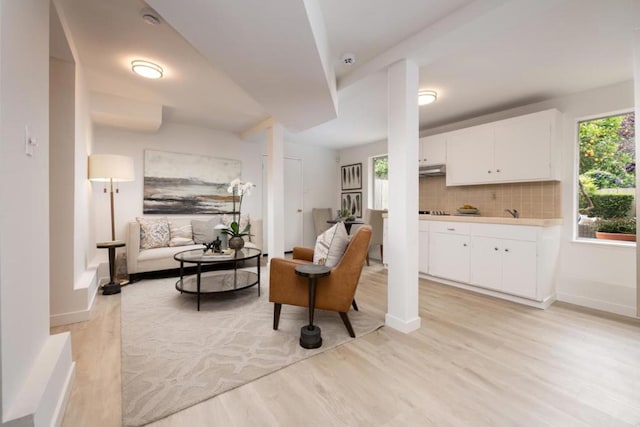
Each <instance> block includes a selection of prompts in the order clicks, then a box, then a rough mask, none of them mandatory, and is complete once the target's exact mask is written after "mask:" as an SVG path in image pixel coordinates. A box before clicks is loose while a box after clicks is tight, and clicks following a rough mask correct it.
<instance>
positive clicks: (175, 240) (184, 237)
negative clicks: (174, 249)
mask: <svg viewBox="0 0 640 427" xmlns="http://www.w3.org/2000/svg"><path fill="white" fill-rule="evenodd" d="M169 230H170V231H171V240H169V246H186V245H193V244H194V243H195V242H194V241H193V229H192V227H191V224H184V225H180V224H178V223H175V222H174V221H171V222H169Z"/></svg>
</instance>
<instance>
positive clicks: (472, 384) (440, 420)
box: [52, 264, 640, 426]
mask: <svg viewBox="0 0 640 427" xmlns="http://www.w3.org/2000/svg"><path fill="white" fill-rule="evenodd" d="M357 300H358V305H359V306H360V309H361V310H366V311H367V312H370V313H375V314H376V315H379V316H381V317H382V316H384V312H385V310H386V272H385V270H384V269H383V268H382V267H381V266H380V265H379V264H372V266H371V267H365V270H364V273H363V278H362V281H361V283H360V285H359V287H358V293H357ZM420 316H421V317H422V327H421V328H420V329H419V330H418V331H415V332H414V333H412V334H409V335H405V334H402V333H399V332H396V331H394V330H392V329H390V328H382V329H381V330H379V331H377V332H375V333H372V334H369V335H367V336H364V337H362V338H359V339H357V340H355V341H353V342H351V343H348V344H346V345H343V346H341V347H338V348H335V349H332V350H329V351H327V352H325V353H322V354H320V355H318V356H315V357H312V358H309V359H306V360H304V361H301V362H299V363H297V364H294V365H291V366H289V367H287V368H284V369H282V370H280V371H277V372H275V373H273V374H271V375H268V376H266V377H263V378H261V379H258V380H256V381H254V382H251V383H249V384H246V385H244V386H242V387H239V388H237V389H235V390H231V391H229V392H227V393H223V394H221V395H219V396H217V397H214V398H213V399H210V400H208V401H206V402H202V403H200V404H198V405H195V406H193V407H191V408H188V409H186V410H184V411H181V412H179V413H177V414H174V415H172V416H170V417H168V418H165V419H163V420H160V421H158V422H156V423H155V424H153V425H154V426H331V425H349V426H354V425H362V426H417V425H420V426H428V425H433V426H449V425H451V426H485V425H486V426H503V425H504V426H513V425H522V426H544V425H550V426H585V425H591V426H640V322H638V321H635V320H632V319H626V318H622V317H617V316H613V315H607V314H603V313H599V312H595V311H591V310H586V309H580V308H577V307H575V306H570V305H567V304H561V303H556V304H554V305H553V306H551V307H550V308H549V309H547V310H545V311H542V310H538V309H533V308H529V307H525V306H522V305H518V304H514V303H510V302H507V301H502V300H498V299H493V298H490V297H485V296H481V295H477V294H474V293H471V292H467V291H464V290H460V289H456V288H452V287H448V286H444V285H439V284H436V283H433V282H428V281H424V280H421V281H420ZM65 330H70V331H71V334H72V345H73V356H74V360H75V361H76V362H77V375H76V380H75V383H74V386H73V391H72V394H71V398H70V402H69V406H68V408H67V411H66V415H65V418H64V422H63V423H64V425H65V426H118V425H120V422H121V421H120V420H121V392H120V296H119V295H114V296H102V295H100V296H99V297H98V300H97V302H96V307H95V310H94V313H93V316H92V319H91V320H90V321H88V322H84V323H79V324H75V325H70V326H68V327H58V328H54V329H52V333H56V332H60V331H65Z"/></svg>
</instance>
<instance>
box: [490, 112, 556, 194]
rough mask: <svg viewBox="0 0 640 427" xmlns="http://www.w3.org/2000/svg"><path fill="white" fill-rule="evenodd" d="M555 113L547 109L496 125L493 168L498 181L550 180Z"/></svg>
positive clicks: (502, 121)
mask: <svg viewBox="0 0 640 427" xmlns="http://www.w3.org/2000/svg"><path fill="white" fill-rule="evenodd" d="M556 113H557V112H556V111H555V110H547V111H542V112H540V113H534V114H527V115H526V116H520V117H515V118H513V119H508V120H501V121H499V122H496V123H495V144H494V152H495V156H494V163H495V164H494V166H495V168H496V175H497V176H498V178H499V179H500V180H501V181H529V180H541V179H546V178H551V177H552V170H551V142H552V140H553V138H552V137H553V132H554V131H555V128H556V126H555V119H556Z"/></svg>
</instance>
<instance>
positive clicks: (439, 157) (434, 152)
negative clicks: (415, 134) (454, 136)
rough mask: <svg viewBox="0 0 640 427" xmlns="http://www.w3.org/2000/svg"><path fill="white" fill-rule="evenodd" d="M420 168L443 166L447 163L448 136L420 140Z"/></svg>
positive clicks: (432, 136)
mask: <svg viewBox="0 0 640 427" xmlns="http://www.w3.org/2000/svg"><path fill="white" fill-rule="evenodd" d="M418 159H419V161H418V163H419V165H420V166H431V165H442V164H445V163H446V161H447V134H444V133H441V134H438V135H431V136H425V137H424V138H420V156H419V157H418Z"/></svg>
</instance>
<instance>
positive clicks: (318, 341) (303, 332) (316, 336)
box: [300, 325, 322, 349]
mask: <svg viewBox="0 0 640 427" xmlns="http://www.w3.org/2000/svg"><path fill="white" fill-rule="evenodd" d="M320 346H322V336H321V331H320V327H319V326H314V325H306V326H303V327H302V328H300V347H304V348H308V349H311V348H318V347H320Z"/></svg>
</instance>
